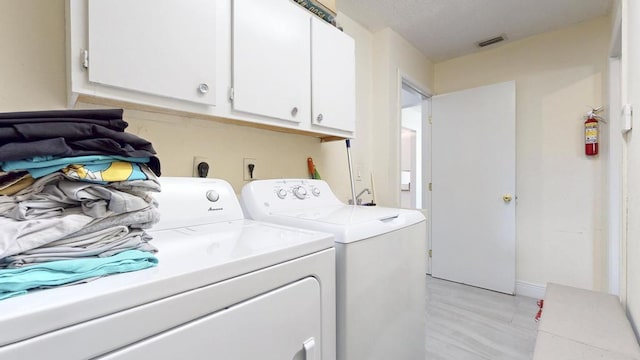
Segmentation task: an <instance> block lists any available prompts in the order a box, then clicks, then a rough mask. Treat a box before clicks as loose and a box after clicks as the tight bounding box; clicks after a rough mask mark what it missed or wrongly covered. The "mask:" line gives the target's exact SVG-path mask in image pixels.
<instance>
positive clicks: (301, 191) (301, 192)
mask: <svg viewBox="0 0 640 360" xmlns="http://www.w3.org/2000/svg"><path fill="white" fill-rule="evenodd" d="M293 195H295V196H296V197H297V198H298V199H300V200H303V199H304V198H305V197H306V196H307V189H305V188H303V187H302V186H298V187H295V188H293Z"/></svg>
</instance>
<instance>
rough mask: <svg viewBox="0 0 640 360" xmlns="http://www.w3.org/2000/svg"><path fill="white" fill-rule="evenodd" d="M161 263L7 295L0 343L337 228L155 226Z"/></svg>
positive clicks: (288, 255) (188, 284)
mask: <svg viewBox="0 0 640 360" xmlns="http://www.w3.org/2000/svg"><path fill="white" fill-rule="evenodd" d="M153 237H154V239H153V240H152V241H151V243H152V244H153V245H154V246H156V247H157V248H158V249H159V252H158V254H157V257H158V260H159V262H158V266H156V267H154V268H149V269H145V270H140V271H135V272H130V273H124V274H118V275H112V276H107V277H104V278H101V279H97V280H95V281H91V282H89V283H86V284H80V285H73V286H67V287H57V288H53V289H47V290H41V291H35V292H32V293H29V294H26V295H22V296H16V297H14V298H9V299H5V300H2V301H0V327H1V328H3V329H11V330H10V331H2V332H0V346H3V345H6V344H9V343H13V342H16V341H20V340H23V339H27V338H30V337H33V336H37V335H40V334H44V333H46V332H50V331H53V330H57V329H60V328H63V327H66V326H70V325H74V324H77V323H80V322H84V321H87V320H90V319H95V318H98V317H101V316H105V315H109V314H112V313H115V312H118V311H122V310H124V309H129V308H132V307H135V306H139V305H142V304H145V303H149V302H152V301H155V300H158V299H162V298H165V297H168V296H171V295H175V294H179V293H182V292H185V291H188V290H192V289H195V288H198V287H202V286H206V285H210V284H214V283H217V282H220V281H223V280H227V279H232V278H234V277H236V276H239V275H243V274H247V273H250V272H253V271H256V270H259V269H264V268H267V267H270V266H273V265H276V264H280V263H282V262H286V261H289V260H292V259H296V258H299V257H302V256H306V255H309V254H312V253H315V252H318V251H322V250H325V249H329V248H331V247H333V244H334V242H333V236H332V235H331V234H326V233H319V232H314V231H309V230H301V229H292V228H287V227H284V226H279V225H272V224H264V223H260V222H256V221H252V220H238V221H233V222H226V223H218V224H209V225H199V226H193V227H185V228H178V229H170V230H163V231H156V232H153Z"/></svg>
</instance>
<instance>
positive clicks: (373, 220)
mask: <svg viewBox="0 0 640 360" xmlns="http://www.w3.org/2000/svg"><path fill="white" fill-rule="evenodd" d="M262 220H263V221H271V222H275V223H278V224H283V225H288V226H298V227H302V228H305V229H312V230H317V231H324V232H329V233H332V234H334V235H335V237H336V238H335V241H336V242H340V243H350V242H354V241H358V240H363V239H367V238H370V237H373V236H378V235H382V234H385V233H388V232H391V231H395V230H398V229H401V228H404V227H407V226H411V225H414V224H417V223H419V222H422V221H424V220H425V217H424V215H422V213H421V212H420V211H417V210H408V209H396V208H387V207H379V206H353V205H338V206H326V207H321V208H316V209H309V208H308V209H295V210H286V211H277V212H271V213H269V214H267V215H266V216H265V217H263V218H262Z"/></svg>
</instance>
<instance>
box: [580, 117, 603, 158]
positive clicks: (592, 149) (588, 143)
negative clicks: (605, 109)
mask: <svg viewBox="0 0 640 360" xmlns="http://www.w3.org/2000/svg"><path fill="white" fill-rule="evenodd" d="M600 111H602V106H600V107H598V108H595V109H591V111H589V112H588V113H587V120H586V121H585V122H584V153H585V155H587V156H594V155H598V135H599V134H598V130H599V129H598V121H599V120H600V116H598V112H600Z"/></svg>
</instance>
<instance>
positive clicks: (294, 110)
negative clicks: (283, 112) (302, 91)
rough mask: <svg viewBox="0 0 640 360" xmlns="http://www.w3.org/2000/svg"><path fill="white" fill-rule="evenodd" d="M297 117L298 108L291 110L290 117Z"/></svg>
mask: <svg viewBox="0 0 640 360" xmlns="http://www.w3.org/2000/svg"><path fill="white" fill-rule="evenodd" d="M296 115H298V108H297V107H295V106H294V107H293V109H291V116H296Z"/></svg>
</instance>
